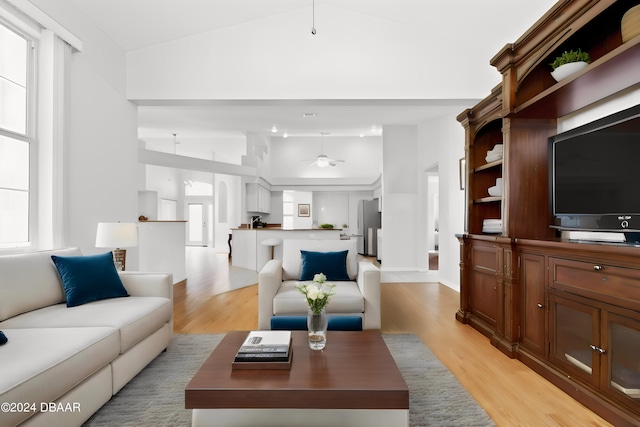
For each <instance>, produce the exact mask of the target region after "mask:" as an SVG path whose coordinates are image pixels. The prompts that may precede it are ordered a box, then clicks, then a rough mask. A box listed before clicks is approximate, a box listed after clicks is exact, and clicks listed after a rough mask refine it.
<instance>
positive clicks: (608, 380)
mask: <svg viewBox="0 0 640 427" xmlns="http://www.w3.org/2000/svg"><path fill="white" fill-rule="evenodd" d="M619 311H620V313H613V312H609V311H603V312H602V314H601V318H602V330H603V333H602V337H601V343H602V346H601V347H602V350H603V351H604V353H603V356H602V360H601V363H602V368H603V369H602V370H601V372H600V384H601V388H602V389H603V390H604V391H605V392H606V393H607V394H609V395H610V396H611V397H614V398H616V399H617V400H619V401H621V402H622V403H623V404H625V405H627V406H629V407H630V408H632V409H634V410H635V411H636V412H638V413H639V414H640V313H638V312H632V311H628V310H622V309H621V310H619Z"/></svg>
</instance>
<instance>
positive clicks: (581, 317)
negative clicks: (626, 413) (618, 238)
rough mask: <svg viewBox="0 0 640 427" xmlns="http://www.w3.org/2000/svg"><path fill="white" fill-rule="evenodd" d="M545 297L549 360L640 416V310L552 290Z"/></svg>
mask: <svg viewBox="0 0 640 427" xmlns="http://www.w3.org/2000/svg"><path fill="white" fill-rule="evenodd" d="M549 301H550V307H551V310H550V318H549V326H550V341H551V342H550V356H549V357H550V359H551V360H552V361H553V362H554V363H556V364H557V365H560V366H561V367H562V368H564V369H565V370H566V371H568V372H570V373H571V375H572V376H573V377H574V378H579V379H582V380H583V381H584V382H586V383H589V384H591V385H593V386H594V387H597V388H598V389H600V390H602V391H604V392H605V393H606V394H608V395H609V396H611V397H612V398H614V399H615V400H617V401H618V402H620V403H621V404H623V405H625V406H627V407H629V408H630V409H632V410H634V411H635V412H637V413H638V414H640V313H638V312H636V311H632V310H627V309H624V308H619V307H616V306H610V305H602V304H599V303H597V302H595V301H592V300H589V299H586V298H581V297H575V299H574V297H573V296H571V297H569V298H564V297H561V296H559V295H555V294H554V293H553V292H552V294H551V295H550V297H549ZM591 302H593V303H594V305H591ZM596 304H597V305H600V307H596Z"/></svg>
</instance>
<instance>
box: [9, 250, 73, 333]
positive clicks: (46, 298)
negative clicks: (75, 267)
mask: <svg viewBox="0 0 640 427" xmlns="http://www.w3.org/2000/svg"><path fill="white" fill-rule="evenodd" d="M51 255H61V256H71V255H80V250H79V249H78V248H67V249H58V250H53V251H42V252H30V253H24V254H15V255H3V256H0V272H2V273H1V274H0V321H2V320H5V319H8V318H10V317H13V316H16V315H18V314H21V313H26V312H28V311H31V310H36V309H38V308H42V307H46V306H49V305H52V304H60V303H61V302H64V301H65V297H64V291H63V288H62V282H61V281H60V276H59V275H58V271H57V270H56V267H55V265H54V264H53V261H52V260H51Z"/></svg>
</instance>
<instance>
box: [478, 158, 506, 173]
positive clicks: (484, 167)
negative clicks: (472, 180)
mask: <svg viewBox="0 0 640 427" xmlns="http://www.w3.org/2000/svg"><path fill="white" fill-rule="evenodd" d="M496 166H502V159H500V160H496V161H494V162H489V163H487V164H485V165H482V166H478V167H477V168H475V169H474V170H473V171H474V172H481V171H483V170H487V169H491V168H494V167H496Z"/></svg>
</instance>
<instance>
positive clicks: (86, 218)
mask: <svg viewBox="0 0 640 427" xmlns="http://www.w3.org/2000/svg"><path fill="white" fill-rule="evenodd" d="M32 3H34V4H35V5H36V6H38V7H39V8H40V9H42V10H43V11H44V12H45V13H47V14H48V15H49V16H51V17H52V18H53V19H55V20H56V21H58V22H59V23H60V24H62V25H63V26H64V27H66V28H67V29H68V30H70V31H71V32H72V33H73V34H74V35H76V36H77V37H79V38H80V39H81V40H82V43H83V51H82V52H76V53H74V54H73V55H72V57H71V64H70V84H69V86H70V92H69V100H70V112H69V141H68V147H69V153H68V158H67V160H68V161H67V163H66V168H67V169H66V173H67V183H66V191H67V206H66V211H67V218H66V227H67V236H66V239H65V240H66V244H67V245H70V246H78V247H80V249H81V250H82V252H83V253H86V254H90V253H98V252H104V251H105V250H104V249H97V248H95V235H96V228H97V224H98V222H103V221H107V222H111V221H113V222H115V221H122V222H137V218H138V215H137V205H138V193H137V185H136V181H137V113H136V107H135V106H134V105H132V104H131V103H130V102H129V101H127V99H126V93H125V92H126V80H125V72H126V61H125V53H124V51H123V50H122V49H121V48H120V47H119V46H117V45H116V44H115V43H114V42H113V41H112V40H111V39H109V38H108V37H107V36H105V35H104V34H103V33H102V32H101V31H100V30H99V29H98V28H97V27H95V26H94V25H93V24H91V23H90V22H88V21H87V20H86V19H85V18H84V16H83V15H81V14H79V13H78V11H77V10H76V9H75V8H73V7H71V6H70V5H69V4H68V3H67V2H65V1H64V0H33V1H32ZM137 254H138V252H137V249H135V248H131V249H128V250H127V267H128V268H129V269H133V270H135V269H137V265H138V256H137Z"/></svg>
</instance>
